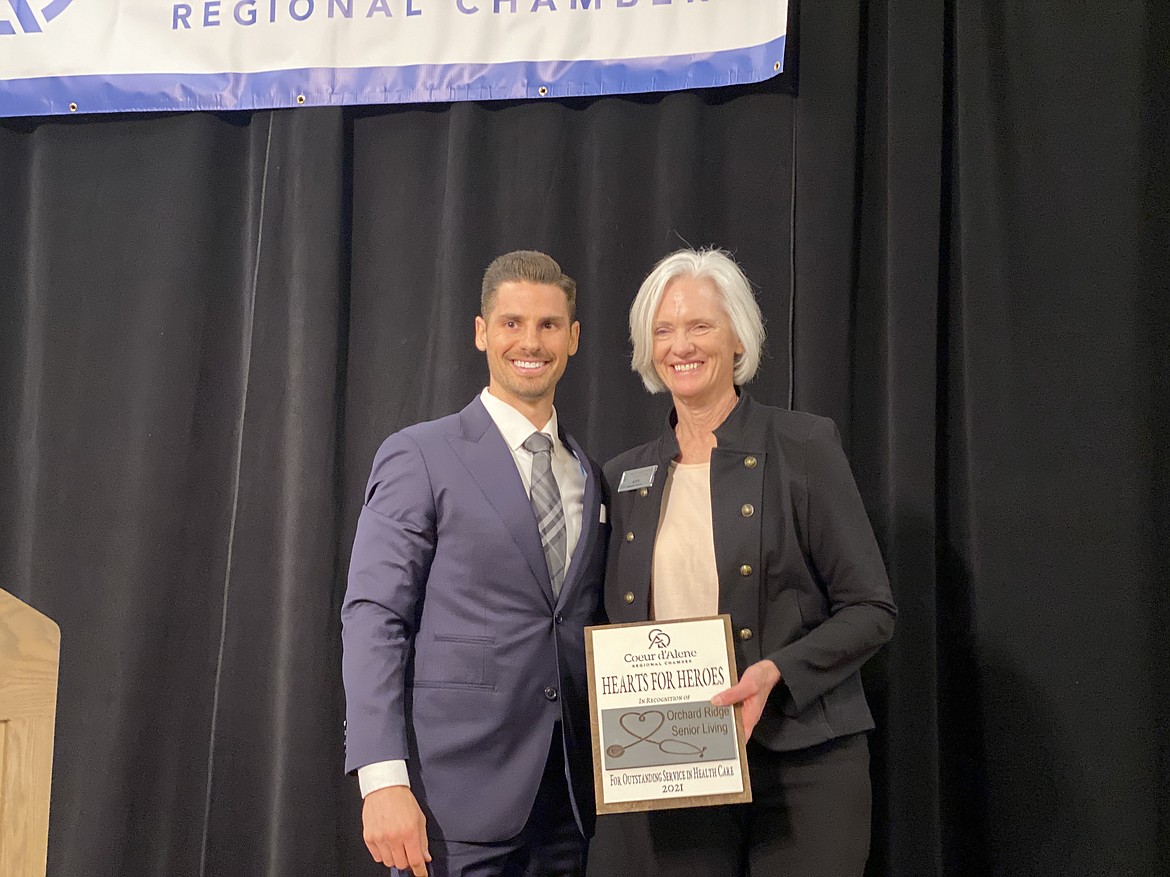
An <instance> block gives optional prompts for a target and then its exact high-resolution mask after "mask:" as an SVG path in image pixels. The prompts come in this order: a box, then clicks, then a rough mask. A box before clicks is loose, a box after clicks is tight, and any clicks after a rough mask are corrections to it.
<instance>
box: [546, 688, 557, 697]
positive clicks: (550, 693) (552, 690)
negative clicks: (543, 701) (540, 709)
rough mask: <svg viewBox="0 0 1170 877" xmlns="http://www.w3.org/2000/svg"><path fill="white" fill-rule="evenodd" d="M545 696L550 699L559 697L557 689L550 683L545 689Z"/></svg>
mask: <svg viewBox="0 0 1170 877" xmlns="http://www.w3.org/2000/svg"><path fill="white" fill-rule="evenodd" d="M544 696H545V697H547V698H548V699H549V700H556V699H557V690H556V689H555V688H553V687H552V686H551V685H550V686H549V687H548V688H546V689H545V690H544Z"/></svg>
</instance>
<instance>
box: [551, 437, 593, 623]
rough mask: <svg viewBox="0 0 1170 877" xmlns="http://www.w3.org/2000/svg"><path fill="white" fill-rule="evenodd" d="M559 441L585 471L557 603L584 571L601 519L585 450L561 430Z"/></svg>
mask: <svg viewBox="0 0 1170 877" xmlns="http://www.w3.org/2000/svg"><path fill="white" fill-rule="evenodd" d="M561 441H562V442H564V443H565V444H567V445H568V446H569V448H570V449H572V451H573V454H574V456H576V458H577V463H578V464H579V465H580V466H581V471H583V472H584V473H585V495H584V497H582V500H581V535H580V536H579V537H577V546H576V547H575V548H574V549H573V559H572V562H570V564H569V574H568V575H567V576H566V577H565V582H564V584H563V585H562V586H561V594H560V597H559V598H558V600H557V603H558V604H559V603H562V602H564V600H565V597H566V595H567V594H568V593H569V592H570V591H571V590H572V589H573V588H574V587H576V585H577V582H578V581H579V580H580V578H581V575H582V574H583V573H584V571H585V567H586V566H587V565H588V564H587V563H586V558H587V557H588V554H589V550H590V548H591V546H593V545H594V544H595V543H596V541H597V530H598V527H599V526H600V520H601V488H600V485H598V483H597V478H596V476H595V475H594V474H593V466H591V465H590V463H589V458H588V457H586V456H585V452H584V451H583V450H581V446H580V445H579V444H577V441H576V439H574V438H573V437H572V436H571V435H569V434H568V433H566V432H565V431H564V430H561Z"/></svg>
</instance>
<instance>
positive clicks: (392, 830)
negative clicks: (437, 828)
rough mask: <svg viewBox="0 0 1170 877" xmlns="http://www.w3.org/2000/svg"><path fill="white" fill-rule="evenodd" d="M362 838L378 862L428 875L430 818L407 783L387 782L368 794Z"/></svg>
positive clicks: (363, 818) (363, 812) (363, 806)
mask: <svg viewBox="0 0 1170 877" xmlns="http://www.w3.org/2000/svg"><path fill="white" fill-rule="evenodd" d="M362 839H363V840H365V842H366V847H367V848H368V849H369V851H370V855H371V856H373V857H374V861H375V862H381V863H382V864H383V865H385V866H386V867H387V868H389V867H390V866H391V865H393V866H394V867H395V868H397V869H398V870H400V871H407V872H410V873H411V874H414V875H416V877H425V875H426V873H427V865H426V863H427V862H429V861H430V860H431V854H430V851H429V850H428V848H427V820H426V817H425V816H423V812H422V810H420V809H419V806H418V801H416V800H415V799H414V794H413V793H412V792H411V791H410V789H409V788H407V787H406V786H387V787H386V788H384V789H377V790H376V791H373V792H370V794H368V795H366V799H365V801H364V802H363V804H362Z"/></svg>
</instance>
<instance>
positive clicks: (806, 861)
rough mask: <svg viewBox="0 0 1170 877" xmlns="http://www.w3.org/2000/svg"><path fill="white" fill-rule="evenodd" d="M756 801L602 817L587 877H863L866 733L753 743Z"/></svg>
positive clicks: (750, 752) (866, 839)
mask: <svg viewBox="0 0 1170 877" xmlns="http://www.w3.org/2000/svg"><path fill="white" fill-rule="evenodd" d="M748 768H749V770H750V772H751V781H752V802H751V803H750V804H733V805H724V806H718V807H698V808H691V809H683V810H658V811H654V812H651V813H625V814H621V815H614V816H602V817H600V818H599V819H598V820H597V834H596V835H595V837H594V838H593V843H592V844H591V845H590V848H589V872H588V873H589V877H616V875H630V874H637V875H639V877H708V875H710V877H714V875H719V877H727V875H733V877H734V875H750V877H773V875H775V877H786V875H799V877H861V875H862V873H863V872H864V871H865V862H866V859H867V858H868V857H869V833H870V812H871V808H872V793H871V791H870V781H869V743H868V741H867V739H866V736H865V735H864V734H852V735H850V736H847V737H839V738H837V739H836V740H830V741H829V742H827V743H822V744H820V745H819V746H811V747H809V748H807V749H802V750H798V751H796V752H772V751H771V750H769V749H765V748H764V747H762V746H758V745H756V744H753V743H751V742H749V743H748Z"/></svg>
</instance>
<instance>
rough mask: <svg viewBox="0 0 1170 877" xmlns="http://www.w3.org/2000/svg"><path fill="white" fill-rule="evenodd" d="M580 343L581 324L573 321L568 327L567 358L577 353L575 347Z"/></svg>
mask: <svg viewBox="0 0 1170 877" xmlns="http://www.w3.org/2000/svg"><path fill="white" fill-rule="evenodd" d="M580 343H581V324H580V323H579V322H577V321H576V320H573V325H571V326H570V327H569V356H572V355H573V354H575V353H576V352H577V345H578V344H580Z"/></svg>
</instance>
